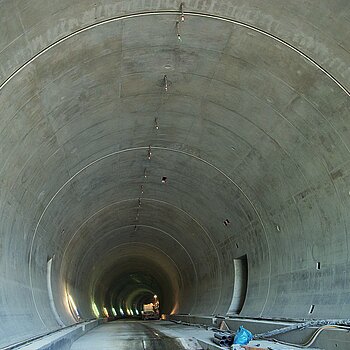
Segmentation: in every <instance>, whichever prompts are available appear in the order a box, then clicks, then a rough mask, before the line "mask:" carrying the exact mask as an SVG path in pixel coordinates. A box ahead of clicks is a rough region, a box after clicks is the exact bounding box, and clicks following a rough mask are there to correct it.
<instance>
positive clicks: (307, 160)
mask: <svg viewBox="0 0 350 350" xmlns="http://www.w3.org/2000/svg"><path fill="white" fill-rule="evenodd" d="M179 5H180V2H178V1H173V0H168V1H165V0H164V1H163V0H160V1H141V0H132V1H130V0H120V1H110V0H106V1H90V0H84V1H73V2H72V1H67V0H48V1H47V0H45V1H44V0H21V1H19V0H0V28H1V30H0V159H1V162H0V321H1V322H0V347H1V346H6V345H8V344H12V343H15V342H18V341H21V340H24V339H27V338H31V337H33V336H35V335H38V334H42V333H45V332H48V331H52V330H55V329H59V328H60V325H69V324H73V323H74V322H76V321H77V317H76V315H75V311H74V310H73V308H72V305H69V304H71V302H70V301H69V300H70V299H69V295H70V296H71V297H72V299H73V300H74V302H75V304H76V307H77V309H78V312H79V314H80V316H81V318H84V319H88V318H91V317H94V313H93V308H92V304H93V303H95V305H96V307H97V308H98V310H99V313H100V314H101V315H102V312H103V308H104V307H105V308H106V309H107V311H108V312H109V314H111V313H112V307H113V308H114V309H115V310H117V312H119V311H118V310H119V307H120V306H122V307H123V308H124V311H125V309H126V308H127V307H134V306H135V305H136V306H139V305H140V304H142V303H143V302H145V301H146V300H147V299H148V298H149V297H150V296H152V295H153V294H154V293H155V294H157V295H159V298H160V301H161V307H162V312H163V313H185V314H187V313H190V314H196V315H216V314H219V315H225V314H226V313H227V312H228V309H229V306H230V304H231V301H232V296H233V288H234V266H233V261H234V259H237V258H239V257H241V256H243V255H246V256H247V262H248V287H247V295H246V300H245V303H244V306H243V309H242V311H241V313H240V315H241V316H247V317H275V318H292V319H310V318H316V319H317V318H346V317H348V315H349V312H350V301H349V300H350V299H349V295H348V294H349V293H348V290H349V281H350V279H349V274H348V270H349V248H348V239H349V232H348V230H349V224H350V222H349V215H348V212H349V209H350V195H349V194H350V178H349V169H350V167H349V164H350V162H349V161H350V157H349V150H350V142H349V140H350V134H349V133H350V125H349V118H348V117H349V109H350V99H349V92H348V90H349V88H350V84H349V83H350V65H349V62H350V59H349V57H350V54H349V53H350V47H349V42H350V40H349V39H350V25H349V22H350V3H349V1H347V0H334V1H326V0H320V1H318V2H317V4H316V3H315V2H312V1H308V0H302V1H298V2H295V1H287V0H281V1H274V0H266V1H263V2H262V1H259V0H249V1H246V0H244V1H243V0H235V1H231V0H220V1H219V0H208V1H192V0H191V1H188V2H185V11H186V13H185V17H186V20H185V22H183V23H182V22H181V24H180V35H181V38H182V41H181V42H180V41H179V40H178V39H177V32H176V21H177V20H179V19H180V17H179V12H178V9H179ZM159 11H169V12H166V13H160V12H159ZM146 12H148V13H147V14H146ZM135 14H138V15H137V16H136V15H135ZM123 16H124V17H123ZM210 16H216V17H210ZM223 17H224V18H223ZM230 20H232V21H230ZM165 74H166V75H167V77H168V80H169V88H168V91H165V89H164V86H163V85H162V84H163V77H164V75H165ZM156 126H157V127H158V128H156ZM149 146H151V159H150V160H149V159H148V149H149ZM145 175H146V177H145ZM163 176H166V177H167V183H166V184H163V183H162V181H161V179H162V177H163ZM139 199H140V201H139ZM226 219H229V221H230V223H229V225H228V226H225V225H224V220H226ZM50 259H52V264H51V266H52V269H51V270H50V271H49V272H50V275H49V276H48V264H47V263H48V261H50ZM48 281H49V282H48ZM50 290H51V291H50ZM51 292H52V293H51ZM310 309H311V310H312V313H310V312H309V311H310Z"/></svg>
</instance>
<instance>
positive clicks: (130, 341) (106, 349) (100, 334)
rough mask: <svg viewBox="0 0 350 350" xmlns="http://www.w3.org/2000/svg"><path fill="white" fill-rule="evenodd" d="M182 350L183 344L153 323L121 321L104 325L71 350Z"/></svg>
mask: <svg viewBox="0 0 350 350" xmlns="http://www.w3.org/2000/svg"><path fill="white" fill-rule="evenodd" d="M110 349H118V350H124V349H125V350H130V349H133V350H180V349H184V348H183V347H182V346H181V344H180V343H179V342H178V341H177V340H176V339H175V338H172V337H169V336H167V335H165V334H163V333H161V332H159V331H158V330H156V329H154V328H152V323H149V322H147V321H136V320H119V321H114V322H108V323H105V324H102V325H100V326H98V327H96V328H94V329H93V330H91V331H90V332H88V333H87V334H86V335H84V336H82V337H81V338H79V339H78V340H77V341H75V342H74V343H73V345H72V347H71V350H110Z"/></svg>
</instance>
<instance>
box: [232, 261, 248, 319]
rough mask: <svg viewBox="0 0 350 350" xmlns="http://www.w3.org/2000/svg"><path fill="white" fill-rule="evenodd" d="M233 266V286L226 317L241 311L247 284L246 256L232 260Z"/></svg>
mask: <svg viewBox="0 0 350 350" xmlns="http://www.w3.org/2000/svg"><path fill="white" fill-rule="evenodd" d="M233 264H234V272H235V277H234V286H233V295H232V301H231V305H230V307H229V311H228V315H238V314H240V312H241V311H242V308H243V305H244V302H245V299H246V294H247V284H248V260H247V255H243V256H241V257H239V258H237V259H234V260H233Z"/></svg>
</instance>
